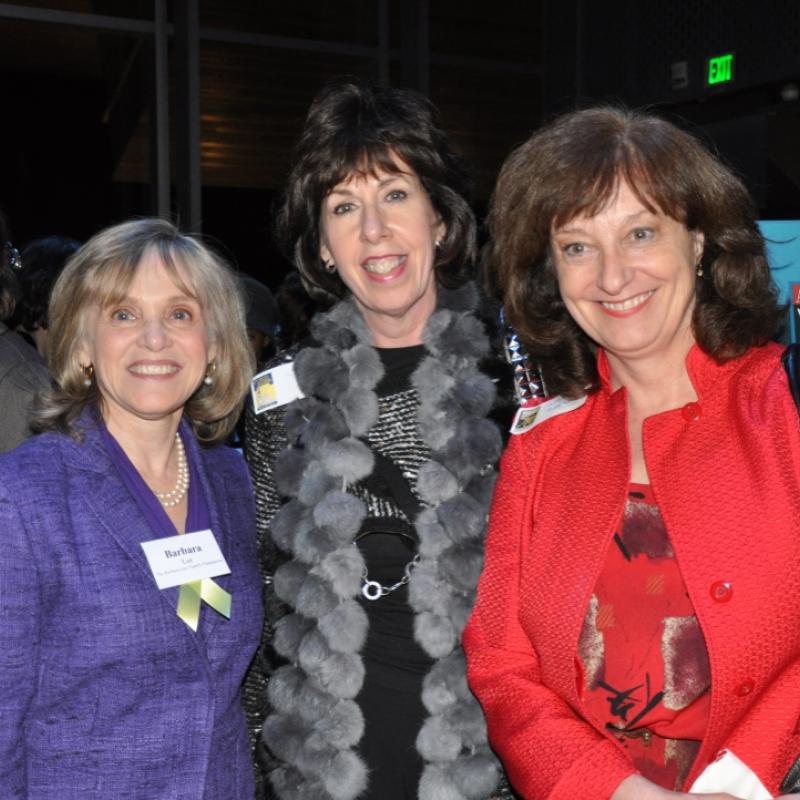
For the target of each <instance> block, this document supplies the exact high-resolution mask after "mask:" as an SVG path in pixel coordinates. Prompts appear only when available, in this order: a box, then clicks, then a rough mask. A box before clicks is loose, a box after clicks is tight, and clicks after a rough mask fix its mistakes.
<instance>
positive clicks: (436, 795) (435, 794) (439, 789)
mask: <svg viewBox="0 0 800 800" xmlns="http://www.w3.org/2000/svg"><path fill="white" fill-rule="evenodd" d="M448 772H449V771H448V770H447V769H446V768H445V766H444V765H442V764H426V766H425V769H424V770H423V772H422V777H421V778H420V781H419V789H418V798H419V800H467V798H466V796H465V795H464V794H462V793H461V792H460V791H459V789H458V786H457V785H456V784H455V783H453V781H452V779H451V778H450V775H449V774H448ZM281 800H283V795H281Z"/></svg>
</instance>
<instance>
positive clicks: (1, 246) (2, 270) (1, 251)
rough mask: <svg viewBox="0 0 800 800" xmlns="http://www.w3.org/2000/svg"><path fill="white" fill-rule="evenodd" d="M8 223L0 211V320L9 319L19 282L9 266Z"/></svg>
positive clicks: (12, 311) (17, 292) (9, 243)
mask: <svg viewBox="0 0 800 800" xmlns="http://www.w3.org/2000/svg"><path fill="white" fill-rule="evenodd" d="M10 253H11V242H9V240H8V223H7V222H6V218H5V216H4V214H3V212H2V211H0V322H6V321H7V320H10V318H11V316H12V315H13V313H14V308H15V306H16V303H17V297H18V295H19V282H18V281H17V276H16V275H15V274H14V269H13V268H12V266H11V258H10Z"/></svg>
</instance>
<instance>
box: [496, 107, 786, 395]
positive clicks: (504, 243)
mask: <svg viewBox="0 0 800 800" xmlns="http://www.w3.org/2000/svg"><path fill="white" fill-rule="evenodd" d="M620 181H625V182H626V183H627V184H628V185H629V186H630V187H631V189H632V190H633V191H634V193H635V194H636V195H637V197H638V198H639V200H640V201H641V202H642V203H643V204H644V205H645V206H646V207H647V208H648V209H649V210H650V211H659V210H660V211H661V212H662V213H664V214H667V215H668V216H670V217H672V218H673V219H675V220H677V221H679V222H681V223H682V224H684V225H686V227H687V228H688V229H689V230H690V231H701V232H702V233H703V235H704V237H705V244H704V248H703V255H702V260H701V265H702V268H703V275H702V277H699V278H698V279H697V285H696V292H695V307H694V312H693V317H692V329H693V332H694V336H695V339H696V341H697V343H698V345H699V346H700V347H701V349H702V350H703V351H705V352H706V353H708V354H709V355H712V356H714V357H715V358H717V359H718V360H719V361H725V360H727V359H730V358H735V357H736V356H739V355H742V354H743V353H744V352H745V351H746V350H748V349H749V348H750V347H753V346H755V345H759V344H763V343H764V342H766V341H767V340H769V339H770V338H771V337H772V336H774V335H775V332H776V330H777V328H778V326H779V324H780V320H781V315H782V310H781V307H780V306H779V305H778V303H777V292H776V290H775V287H774V284H773V282H772V278H771V276H770V272H769V267H768V265H767V258H766V251H765V245H764V239H763V237H762V236H761V233H760V231H759V229H758V226H757V224H756V207H755V204H754V203H753V200H752V198H751V197H750V194H749V192H748V191H747V189H746V188H745V186H744V184H743V183H742V181H741V180H740V179H739V178H738V177H737V176H736V175H734V174H733V172H731V170H730V169H728V167H726V166H725V165H724V164H723V163H722V162H721V161H720V160H719V159H718V158H716V157H715V156H714V155H712V154H711V153H710V152H709V151H708V150H707V149H706V148H705V147H704V146H703V145H702V144H701V143H700V142H699V141H698V140H697V139H695V138H694V137H693V136H692V135H690V134H688V133H686V132H685V131H682V130H681V129H680V128H678V127H676V126H675V125H673V124H672V123H670V122H667V121H666V120H663V119H661V118H659V117H657V116H655V115H653V114H649V113H644V112H638V111H631V110H628V109H624V108H617V107H606V106H604V107H597V108H590V109H585V110H582V111H574V112H571V113H568V114H565V115H563V116H561V117H558V118H557V119H555V120H554V121H553V122H551V123H550V124H548V125H546V126H545V127H544V128H542V129H540V130H539V131H537V132H536V133H534V135H533V136H531V138H530V139H529V140H528V141H527V142H525V143H524V144H523V145H521V146H520V147H518V148H517V149H516V150H515V151H514V152H513V153H511V155H510V156H509V157H508V159H507V160H506V162H505V163H504V164H503V167H502V169H501V171H500V176H499V178H498V180H497V185H496V186H495V189H494V193H493V197H492V203H491V208H490V212H489V218H488V226H489V231H490V235H491V239H490V242H489V244H488V245H487V251H486V255H485V265H486V268H487V269H488V270H489V275H488V280H489V283H490V285H491V287H492V288H493V289H495V290H498V289H499V290H500V291H501V292H502V295H503V298H504V304H505V310H506V315H507V318H508V321H509V323H510V324H511V325H512V326H513V327H514V328H515V330H516V331H517V333H518V334H519V336H520V338H521V339H522V341H523V342H524V344H525V345H526V346H527V348H528V350H529V352H530V354H531V357H532V358H533V359H534V360H536V361H537V362H538V363H539V366H540V368H541V370H542V374H543V377H544V380H545V384H546V386H547V389H548V392H549V393H551V394H564V395H567V396H577V395H580V394H583V393H585V392H586V391H587V390H588V391H590V392H591V391H594V390H596V389H597V387H598V385H599V384H598V376H597V368H596V359H595V351H596V345H595V344H594V343H593V342H592V341H591V340H590V339H589V337H588V336H587V335H586V334H585V333H584V332H583V331H582V330H581V329H580V327H578V325H577V324H576V322H575V321H574V320H573V319H572V317H571V316H570V315H569V313H568V311H567V309H566V307H565V305H564V302H563V300H562V299H561V295H560V293H559V289H558V281H557V278H556V270H555V264H554V262H553V258H552V253H551V244H550V238H551V232H552V230H553V229H554V228H557V227H560V226H562V225H564V224H565V223H566V222H569V221H570V220H571V219H573V218H575V217H576V216H582V215H588V216H592V215H594V214H596V213H597V212H599V211H600V210H601V209H602V208H603V207H604V206H605V205H606V203H608V202H609V201H610V200H612V199H613V197H614V195H615V193H616V190H617V187H618V185H619V183H620Z"/></svg>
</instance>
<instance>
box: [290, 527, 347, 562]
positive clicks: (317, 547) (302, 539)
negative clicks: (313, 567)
mask: <svg viewBox="0 0 800 800" xmlns="http://www.w3.org/2000/svg"><path fill="white" fill-rule="evenodd" d="M336 547H337V544H336V542H335V541H334V540H333V539H332V538H331V536H330V533H329V532H328V530H327V529H323V528H317V527H314V526H313V525H311V526H309V527H305V526H303V527H300V528H298V529H297V531H295V538H294V542H292V552H293V553H294V555H295V558H296V559H297V560H298V561H303V562H305V563H306V564H318V563H319V562H320V561H322V559H323V558H325V556H327V555H328V553H332V552H333V551H334V550H336Z"/></svg>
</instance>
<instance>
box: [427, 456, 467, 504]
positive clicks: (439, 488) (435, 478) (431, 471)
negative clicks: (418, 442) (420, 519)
mask: <svg viewBox="0 0 800 800" xmlns="http://www.w3.org/2000/svg"><path fill="white" fill-rule="evenodd" d="M458 488H459V487H458V481H456V479H455V476H454V475H453V473H452V472H450V471H449V470H447V469H445V467H443V466H442V465H441V464H440V463H439V462H438V461H426V462H425V463H424V464H423V465H422V466H421V467H420V469H419V473H418V474H417V492H418V493H419V496H420V497H421V498H422V501H423V502H424V503H427V504H428V505H431V506H433V505H439V503H441V502H443V501H444V500H448V499H449V498H451V497H453V496H454V495H456V494H457V493H458Z"/></svg>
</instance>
